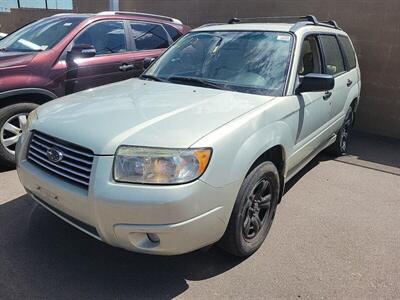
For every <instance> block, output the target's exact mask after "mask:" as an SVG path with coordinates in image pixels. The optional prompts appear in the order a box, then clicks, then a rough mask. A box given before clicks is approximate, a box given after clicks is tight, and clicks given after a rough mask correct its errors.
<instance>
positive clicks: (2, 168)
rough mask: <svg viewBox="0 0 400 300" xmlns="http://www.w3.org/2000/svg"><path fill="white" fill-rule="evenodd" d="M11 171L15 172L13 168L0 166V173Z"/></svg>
mask: <svg viewBox="0 0 400 300" xmlns="http://www.w3.org/2000/svg"><path fill="white" fill-rule="evenodd" d="M12 170H15V168H10V167H5V166H3V165H1V164H0V173H3V172H8V171H12Z"/></svg>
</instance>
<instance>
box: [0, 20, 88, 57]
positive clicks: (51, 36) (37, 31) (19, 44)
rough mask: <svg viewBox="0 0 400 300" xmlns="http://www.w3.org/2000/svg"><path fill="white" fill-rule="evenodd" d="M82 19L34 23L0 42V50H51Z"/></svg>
mask: <svg viewBox="0 0 400 300" xmlns="http://www.w3.org/2000/svg"><path fill="white" fill-rule="evenodd" d="M84 19H85V17H83V16H79V17H77V16H75V17H71V16H68V17H67V16H65V17H57V18H45V19H42V20H39V21H36V22H34V23H31V24H29V25H27V26H24V27H22V28H21V29H19V30H17V31H15V32H14V33H12V34H10V35H8V36H6V37H5V38H4V39H2V40H0V50H1V51H18V52H32V51H44V50H48V49H51V48H52V47H54V46H55V45H56V44H57V43H58V42H59V41H60V40H61V39H62V38H63V37H64V36H65V35H67V34H68V33H69V32H70V31H71V30H72V29H74V28H75V27H76V26H77V25H78V24H79V23H80V22H82V21H83V20H84Z"/></svg>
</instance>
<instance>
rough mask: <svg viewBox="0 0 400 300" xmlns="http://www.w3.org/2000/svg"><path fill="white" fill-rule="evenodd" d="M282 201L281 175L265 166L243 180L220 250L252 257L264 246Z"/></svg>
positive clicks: (267, 163) (257, 168)
mask: <svg viewBox="0 0 400 300" xmlns="http://www.w3.org/2000/svg"><path fill="white" fill-rule="evenodd" d="M278 200H279V174H278V170H277V169H276V167H275V165H274V164H273V163H271V162H265V163H262V164H261V165H259V166H258V167H256V168H255V169H254V170H253V171H252V172H251V173H250V174H249V175H248V176H247V177H246V179H245V180H244V182H243V184H242V186H241V188H240V191H239V194H238V196H237V199H236V203H235V206H234V208H233V211H232V215H231V218H230V220H229V224H228V227H227V229H226V232H225V234H224V236H223V237H222V239H221V241H220V242H219V246H220V247H221V248H222V249H224V250H225V251H227V252H229V253H231V254H233V255H236V256H241V257H245V256H249V255H251V254H253V253H254V252H255V251H257V249H258V248H260V246H261V244H262V243H263V242H264V240H265V238H266V236H267V234H268V232H269V229H270V228H271V225H272V221H273V219H274V217H275V211H276V207H277V205H278Z"/></svg>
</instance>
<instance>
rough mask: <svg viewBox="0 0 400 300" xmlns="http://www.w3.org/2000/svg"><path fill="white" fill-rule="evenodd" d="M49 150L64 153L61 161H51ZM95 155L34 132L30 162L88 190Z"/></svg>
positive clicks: (29, 156) (29, 153) (29, 155)
mask: <svg viewBox="0 0 400 300" xmlns="http://www.w3.org/2000/svg"><path fill="white" fill-rule="evenodd" d="M49 150H56V151H57V153H59V152H61V153H62V159H61V160H60V161H58V162H57V161H54V160H50V158H49V154H48V153H49ZM93 157H94V153H93V152H92V151H91V150H89V149H86V148H83V147H80V146H77V145H75V144H72V143H69V142H66V141H63V140H60V139H57V138H55V137H52V136H49V135H47V134H44V133H41V132H38V131H34V132H33V134H32V138H31V141H30V144H29V149H28V160H29V161H30V162H32V163H33V164H35V165H37V166H38V167H40V168H41V169H44V170H45V171H47V172H49V173H51V174H54V175H56V176H59V177H61V178H63V179H64V180H67V181H69V182H71V183H74V184H77V185H80V186H83V187H84V188H86V189H87V188H88V186H89V180H90V172H91V170H92V164H93Z"/></svg>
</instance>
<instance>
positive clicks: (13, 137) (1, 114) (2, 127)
mask: <svg viewBox="0 0 400 300" xmlns="http://www.w3.org/2000/svg"><path fill="white" fill-rule="evenodd" d="M36 107H38V105H37V104H34V103H18V104H14V105H10V106H7V107H4V108H2V109H0V164H2V165H5V166H14V165H15V146H16V145H17V142H18V139H19V137H20V136H21V133H22V128H23V126H24V125H25V123H26V119H27V116H28V114H29V113H30V112H31V111H32V110H34V109H35V108H36Z"/></svg>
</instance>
